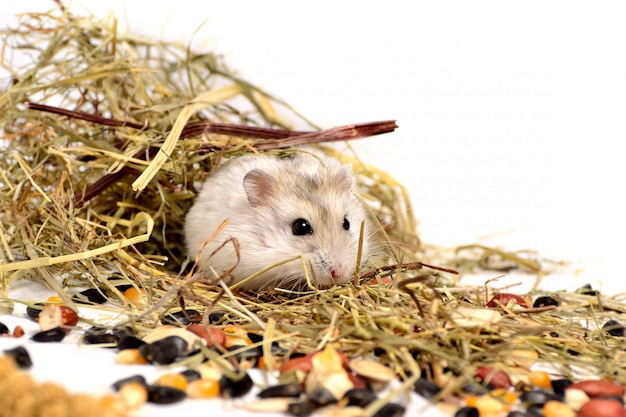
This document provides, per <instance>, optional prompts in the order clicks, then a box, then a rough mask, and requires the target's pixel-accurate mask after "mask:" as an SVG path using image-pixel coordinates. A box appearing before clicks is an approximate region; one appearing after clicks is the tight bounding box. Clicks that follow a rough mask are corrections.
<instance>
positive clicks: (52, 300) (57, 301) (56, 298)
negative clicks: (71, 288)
mask: <svg viewBox="0 0 626 417" xmlns="http://www.w3.org/2000/svg"><path fill="white" fill-rule="evenodd" d="M47 302H48V303H54V304H63V299H62V298H61V297H59V296H58V295H52V296H50V297H48V300H47Z"/></svg>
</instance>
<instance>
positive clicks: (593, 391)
mask: <svg viewBox="0 0 626 417" xmlns="http://www.w3.org/2000/svg"><path fill="white" fill-rule="evenodd" d="M568 388H576V389H579V390H581V391H584V392H585V394H587V395H588V396H589V397H591V398H593V397H600V396H609V395H612V396H615V397H620V398H621V397H623V396H624V387H622V386H621V385H617V384H614V383H612V382H608V381H605V380H603V379H595V380H588V381H581V382H576V383H574V384H572V385H570V386H569V387H568Z"/></svg>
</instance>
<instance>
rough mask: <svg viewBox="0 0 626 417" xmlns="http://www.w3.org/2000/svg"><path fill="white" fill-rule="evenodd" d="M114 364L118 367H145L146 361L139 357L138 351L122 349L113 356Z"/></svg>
mask: <svg viewBox="0 0 626 417" xmlns="http://www.w3.org/2000/svg"><path fill="white" fill-rule="evenodd" d="M115 363H117V364H119V365H145V364H147V363H148V361H147V360H146V358H144V357H143V356H142V355H141V353H140V352H139V349H124V350H120V351H119V352H118V354H117V355H115Z"/></svg>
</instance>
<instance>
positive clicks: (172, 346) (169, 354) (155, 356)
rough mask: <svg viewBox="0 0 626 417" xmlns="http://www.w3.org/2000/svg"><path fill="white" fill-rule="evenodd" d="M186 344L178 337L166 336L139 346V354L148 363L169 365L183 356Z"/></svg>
mask: <svg viewBox="0 0 626 417" xmlns="http://www.w3.org/2000/svg"><path fill="white" fill-rule="evenodd" d="M187 346H188V343H187V341H186V340H185V339H183V338H182V337H179V336H168V337H165V338H163V339H159V340H157V341H154V342H152V343H147V344H144V345H141V346H139V353H141V356H143V357H144V358H145V360H147V361H148V362H150V363H156V364H159V365H169V364H171V363H173V362H174V361H175V360H176V358H179V357H181V356H184V355H185V353H186V352H187Z"/></svg>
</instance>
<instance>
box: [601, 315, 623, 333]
mask: <svg viewBox="0 0 626 417" xmlns="http://www.w3.org/2000/svg"><path fill="white" fill-rule="evenodd" d="M602 329H603V330H604V331H606V332H607V333H608V334H610V335H611V336H615V337H624V326H623V325H621V324H620V322H619V321H617V320H613V319H611V320H609V321H607V322H606V323H604V326H602Z"/></svg>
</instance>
